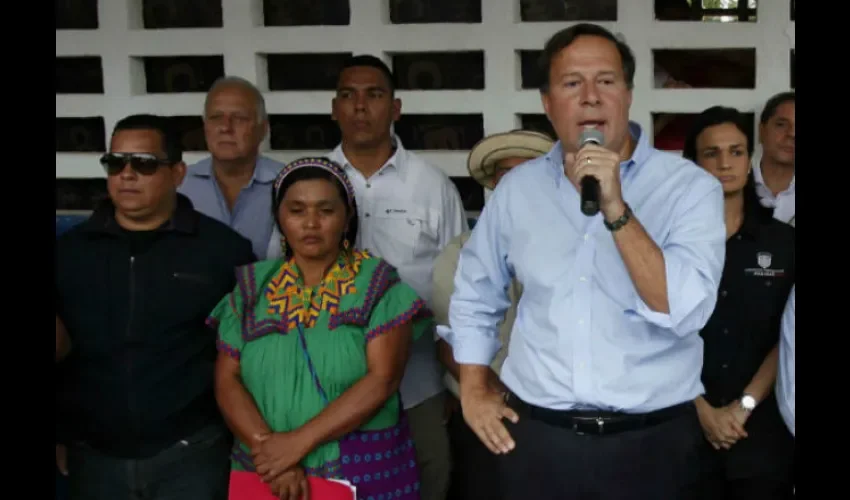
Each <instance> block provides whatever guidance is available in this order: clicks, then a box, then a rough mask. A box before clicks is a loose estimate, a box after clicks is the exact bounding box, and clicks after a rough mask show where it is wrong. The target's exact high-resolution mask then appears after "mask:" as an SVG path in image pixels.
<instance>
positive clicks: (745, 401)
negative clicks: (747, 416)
mask: <svg viewBox="0 0 850 500" xmlns="http://www.w3.org/2000/svg"><path fill="white" fill-rule="evenodd" d="M741 406H743V407H744V408H745V409H747V410H752V409H753V408H755V407H756V398H754V397H752V396H750V395H747V396H744V397H743V398H741Z"/></svg>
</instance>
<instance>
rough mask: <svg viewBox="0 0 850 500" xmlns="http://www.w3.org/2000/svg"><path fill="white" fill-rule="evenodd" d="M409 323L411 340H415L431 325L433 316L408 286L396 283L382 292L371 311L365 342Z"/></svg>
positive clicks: (399, 282)
mask: <svg viewBox="0 0 850 500" xmlns="http://www.w3.org/2000/svg"><path fill="white" fill-rule="evenodd" d="M410 321H412V322H413V340H417V339H418V338H419V337H421V336H422V335H423V334H424V333H425V332H426V331H427V330H428V328H429V327H430V325H431V324H432V322H433V314H432V313H431V311H430V310H429V309H428V307H427V305H426V304H425V301H424V300H422V298H421V297H419V295H417V294H416V291H414V290H413V288H411V287H410V285H408V284H406V283H404V282H402V281H396V282H395V283H394V284H393V285H391V286H390V287H389V288H387V289H386V291H384V294H383V296H382V297H381V298H380V300H379V301H378V303H377V304H375V307H374V308H373V309H372V314H371V315H370V316H369V324H368V327H367V328H366V342H367V343H368V342H370V341H371V340H372V339H375V338H377V337H380V336H381V335H384V334H386V333H387V332H389V331H390V330H392V329H393V328H395V327H397V326H398V325H401V324H404V323H407V322H410Z"/></svg>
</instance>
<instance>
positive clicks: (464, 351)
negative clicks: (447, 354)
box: [437, 326, 500, 366]
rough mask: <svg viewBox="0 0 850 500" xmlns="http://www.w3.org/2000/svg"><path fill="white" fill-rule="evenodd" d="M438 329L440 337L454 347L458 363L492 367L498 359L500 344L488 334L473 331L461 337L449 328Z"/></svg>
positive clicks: (453, 351)
mask: <svg viewBox="0 0 850 500" xmlns="http://www.w3.org/2000/svg"><path fill="white" fill-rule="evenodd" d="M437 328H438V330H437V331H438V333H439V335H440V337H442V338H443V339H444V340H445V341H446V342H448V343H449V345H450V346H452V354H453V355H454V358H455V361H457V362H458V363H460V364H462V365H484V366H490V363H492V362H493V359H495V358H496V353H497V352H498V351H499V347H500V343H499V341H498V340H496V339H493V338H490V336H489V335H487V334H486V333H484V332H476V331H473V332H469V333H467V334H465V335H462V336H461V335H458V334H457V333H455V332H453V331H452V330H451V328H449V327H445V326H442V327H439V326H438V327H437Z"/></svg>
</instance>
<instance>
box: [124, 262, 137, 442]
mask: <svg viewBox="0 0 850 500" xmlns="http://www.w3.org/2000/svg"><path fill="white" fill-rule="evenodd" d="M129 285H130V290H129V291H130V307H129V309H128V314H127V332H126V342H127V344H128V346H127V348H128V351H127V358H126V361H127V362H126V367H127V387H128V390H127V409H128V410H129V414H130V422H131V428H130V433H131V435H135V436H138V434H139V417H138V415H137V409H136V407H137V405H136V397H135V396H136V395H135V393H134V391H133V389H132V380H131V379H132V376H133V354H132V349H133V347H132V343H133V316H134V313H135V309H136V256H135V255H131V256H130V279H129Z"/></svg>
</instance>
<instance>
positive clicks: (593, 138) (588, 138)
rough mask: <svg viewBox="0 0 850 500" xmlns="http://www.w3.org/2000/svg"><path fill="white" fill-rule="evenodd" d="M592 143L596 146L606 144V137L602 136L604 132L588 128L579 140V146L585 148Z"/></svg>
mask: <svg viewBox="0 0 850 500" xmlns="http://www.w3.org/2000/svg"><path fill="white" fill-rule="evenodd" d="M589 142H592V143H596V144H602V143H603V142H605V137H604V136H603V135H602V132H600V131H598V130H596V129H595V128H590V127H588V128H586V129H584V131H583V132H582V133H581V138H580V139H579V146H584V145H585V144H587V143H589Z"/></svg>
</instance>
